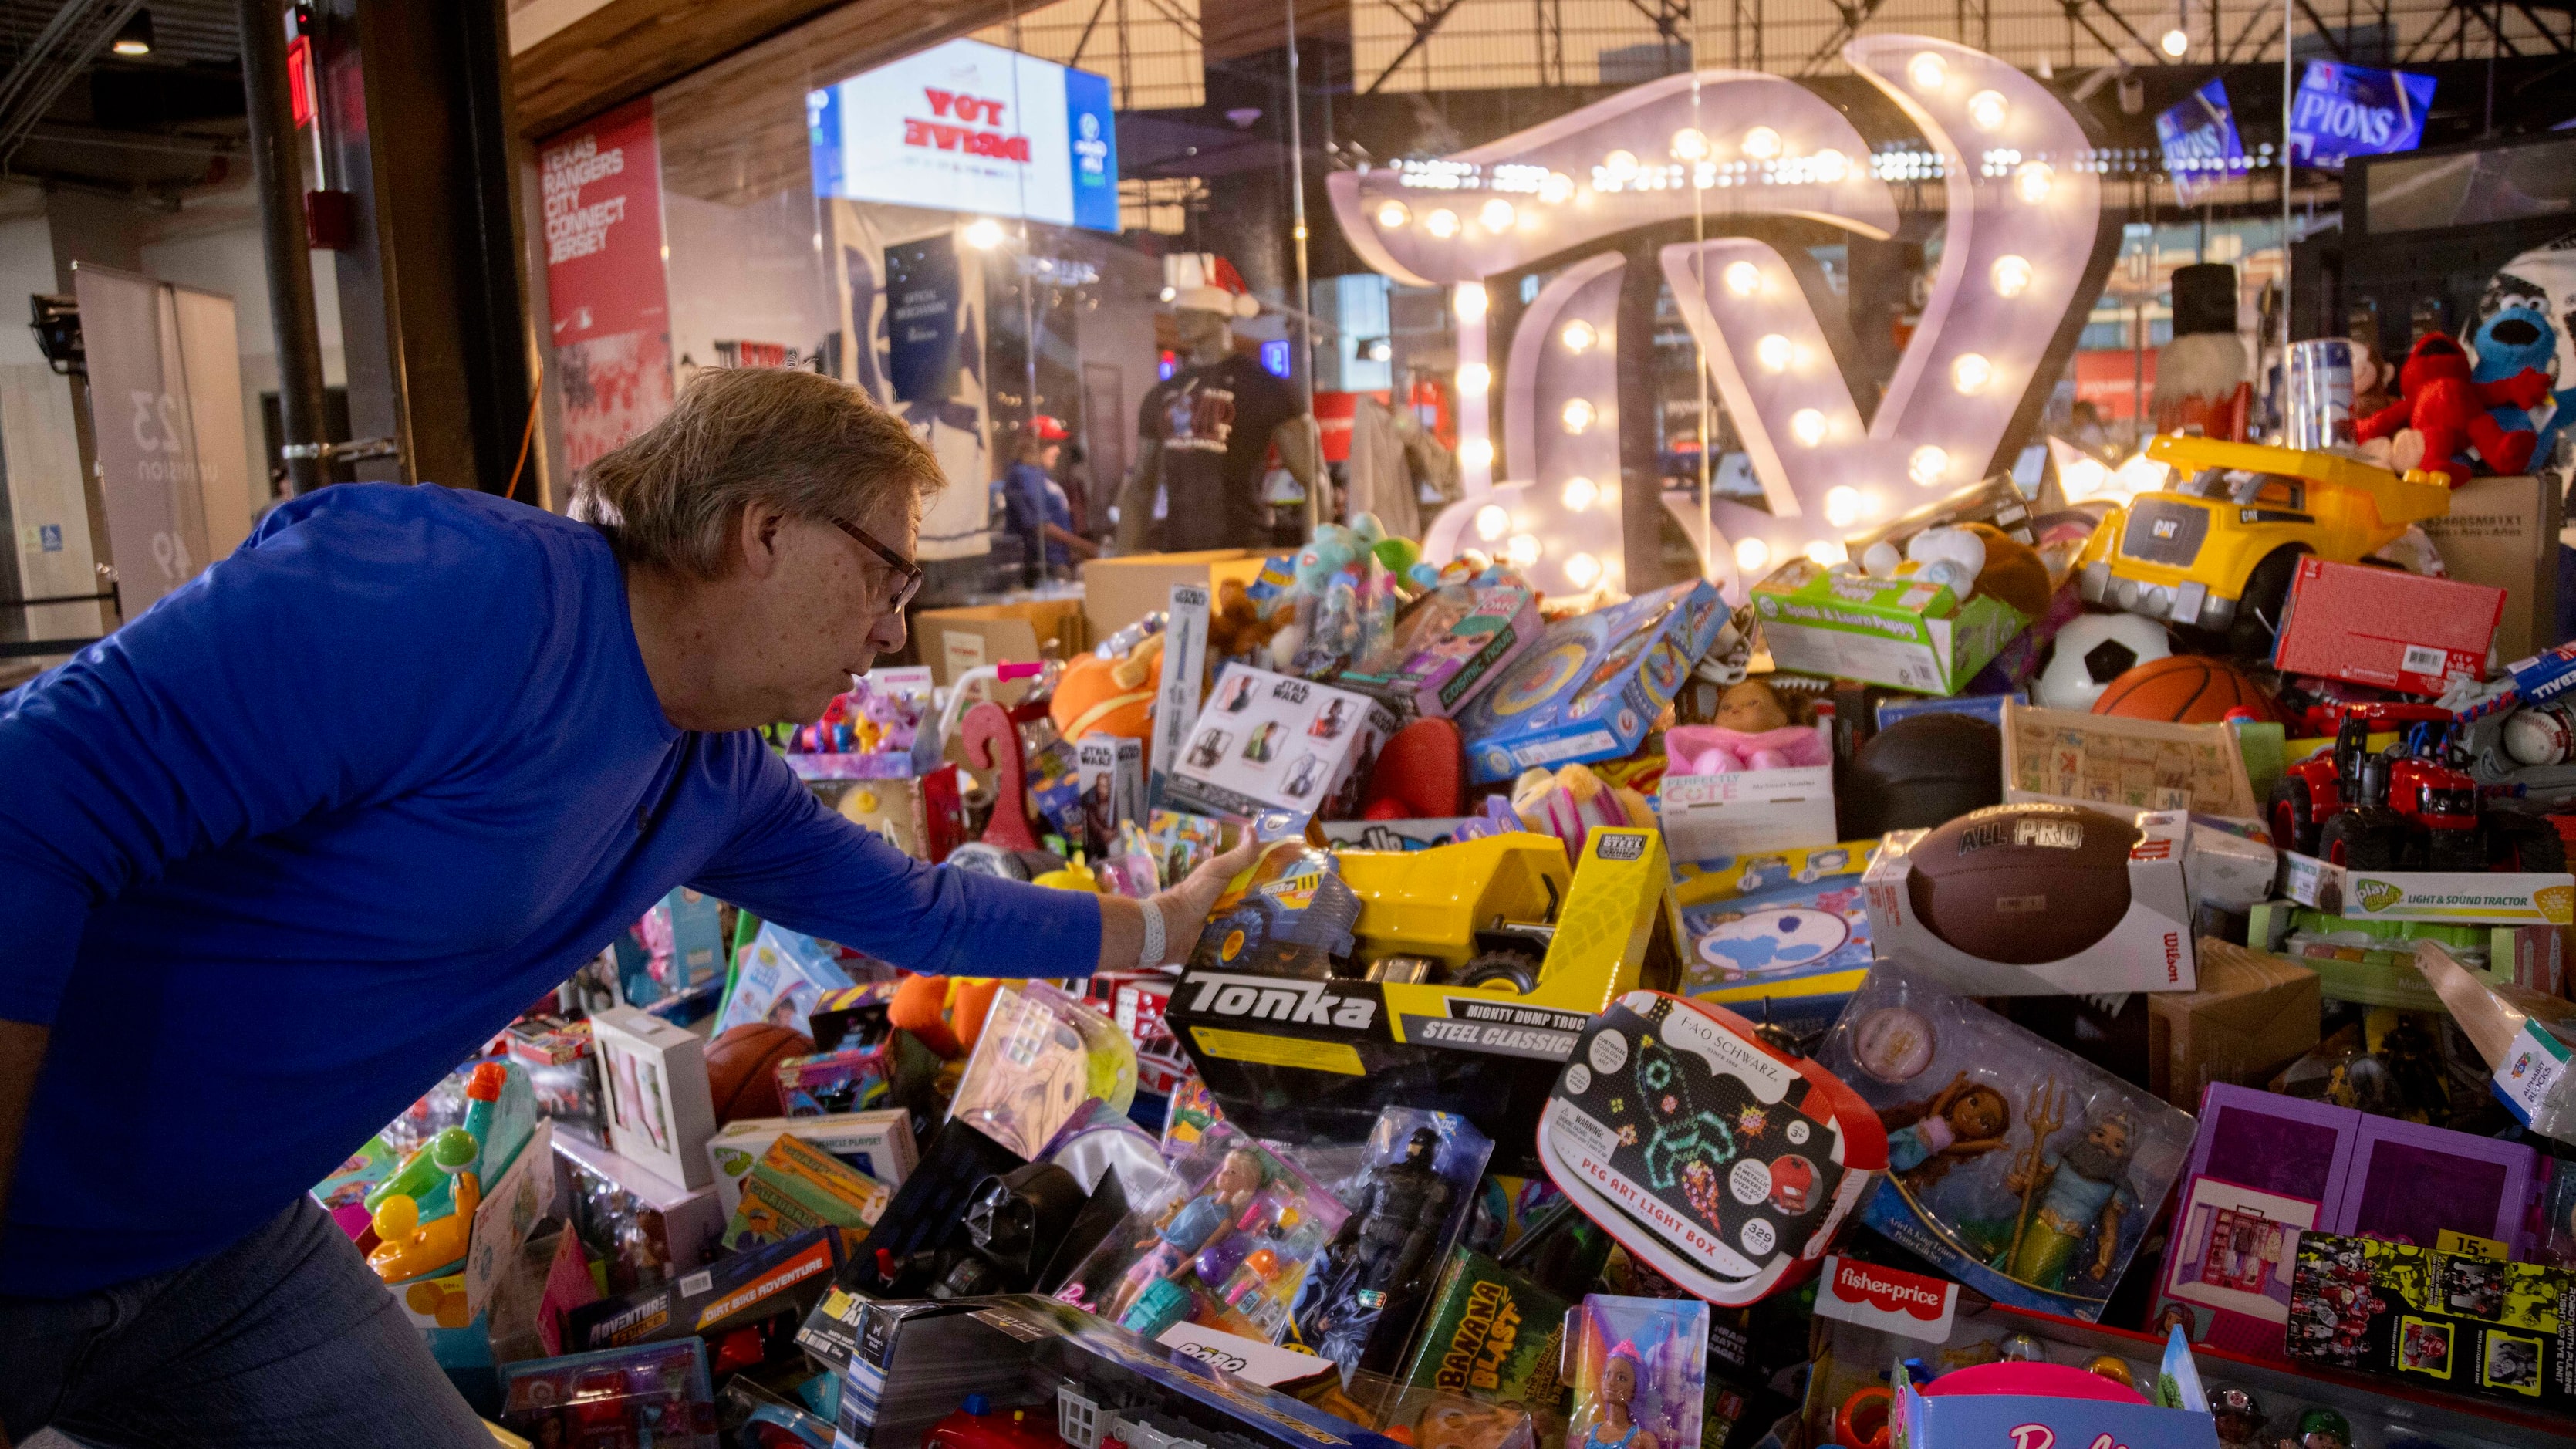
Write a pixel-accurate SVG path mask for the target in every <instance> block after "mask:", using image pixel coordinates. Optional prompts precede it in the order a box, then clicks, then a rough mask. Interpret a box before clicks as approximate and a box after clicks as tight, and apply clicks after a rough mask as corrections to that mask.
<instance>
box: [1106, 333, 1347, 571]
mask: <svg viewBox="0 0 2576 1449" xmlns="http://www.w3.org/2000/svg"><path fill="white" fill-rule="evenodd" d="M1250 304H1251V299H1250V298H1249V297H1245V296H1242V295H1241V294H1240V293H1235V292H1229V291H1226V290H1224V289H1223V288H1220V287H1191V288H1187V289H1185V290H1184V291H1182V293H1181V294H1180V296H1179V298H1178V299H1177V301H1176V303H1175V306H1174V313H1173V321H1174V323H1175V324H1176V325H1177V327H1178V329H1179V331H1180V334H1181V350H1182V353H1183V362H1182V365H1181V367H1180V370H1178V371H1176V372H1174V373H1173V374H1172V375H1171V376H1170V377H1168V378H1166V379H1164V380H1163V381H1161V382H1159V383H1157V384H1155V385H1154V387H1153V388H1152V389H1151V390H1150V391H1148V392H1147V393H1146V394H1145V400H1144V403H1143V405H1142V406H1141V407H1140V408H1139V410H1138V413H1137V421H1136V435H1137V440H1138V442H1139V445H1140V449H1141V451H1140V455H1139V457H1138V460H1137V466H1136V471H1135V472H1134V474H1133V475H1132V476H1131V477H1130V478H1129V479H1128V482H1127V486H1126V488H1125V489H1124V490H1123V491H1122V493H1121V495H1120V498H1119V505H1118V548H1119V551H1120V552H1121V553H1134V552H1137V551H1140V550H1142V549H1145V548H1154V549H1160V550H1167V551H1178V550H1186V549H1203V548H1267V547H1269V546H1270V544H1271V532H1270V508H1269V505H1268V504H1266V503H1264V502H1263V501H1262V498H1261V478H1262V473H1263V466H1262V465H1263V460H1264V459H1265V458H1266V457H1267V456H1268V454H1269V451H1270V448H1271V445H1272V444H1274V443H1275V444H1277V445H1278V448H1279V459H1280V462H1281V463H1282V464H1283V465H1285V466H1286V468H1287V469H1288V473H1289V476H1291V477H1293V478H1295V479H1296V480H1297V481H1298V482H1299V483H1300V484H1303V485H1304V486H1305V489H1306V496H1307V498H1308V500H1309V503H1308V508H1307V512H1308V525H1307V527H1306V529H1305V530H1304V532H1305V533H1307V534H1310V535H1311V533H1312V532H1313V527H1312V518H1313V516H1314V509H1315V503H1314V500H1316V499H1318V498H1319V497H1320V496H1321V495H1320V489H1321V488H1322V486H1323V466H1322V465H1323V458H1322V449H1321V447H1320V446H1319V445H1318V443H1317V439H1316V434H1315V420H1314V418H1313V416H1312V415H1311V414H1309V413H1307V412H1306V410H1305V408H1304V406H1303V405H1302V404H1301V403H1300V402H1299V400H1298V397H1297V394H1296V392H1295V390H1294V389H1292V388H1291V387H1289V385H1288V384H1287V383H1285V382H1283V381H1281V380H1280V379H1278V378H1276V377H1273V376H1271V375H1270V374H1269V373H1268V372H1265V371H1263V370H1262V367H1261V364H1260V362H1259V361H1258V360H1256V359H1255V358H1253V357H1251V356H1248V355H1246V354H1244V353H1241V352H1238V351H1236V350H1235V346H1234V319H1235V317H1236V316H1238V315H1247V314H1245V313H1241V312H1239V311H1238V309H1241V308H1246V307H1249V306H1250ZM1158 494H1159V495H1161V497H1162V503H1163V509H1162V513H1163V516H1162V517H1161V518H1156V517H1155V516H1154V513H1155V507H1154V505H1155V501H1156V497H1157V495H1158Z"/></svg>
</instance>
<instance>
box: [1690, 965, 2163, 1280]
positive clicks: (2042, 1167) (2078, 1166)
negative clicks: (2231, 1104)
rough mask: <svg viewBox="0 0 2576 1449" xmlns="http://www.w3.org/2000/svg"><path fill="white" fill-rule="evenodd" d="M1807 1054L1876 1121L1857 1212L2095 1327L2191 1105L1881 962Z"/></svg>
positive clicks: (1950, 1270)
mask: <svg viewBox="0 0 2576 1449" xmlns="http://www.w3.org/2000/svg"><path fill="white" fill-rule="evenodd" d="M1815 1061H1816V1064H1817V1065H1818V1066H1820V1067H1822V1068H1823V1069H1824V1070H1826V1071H1828V1072H1831V1073H1833V1074H1834V1075H1835V1076H1837V1077H1839V1078H1840V1079H1842V1080H1843V1081H1844V1082H1846V1083H1848V1084H1849V1085H1850V1086H1851V1087H1852V1088H1853V1090H1855V1091H1857V1092H1858V1093H1859V1094H1860V1096H1861V1098H1862V1099H1863V1100H1864V1101H1865V1102H1866V1103H1868V1105H1869V1106H1870V1107H1871V1108H1872V1109H1873V1110H1875V1111H1876V1113H1877V1114H1878V1119H1879V1122H1880V1124H1881V1125H1882V1126H1883V1127H1884V1128H1885V1129H1886V1134H1887V1138H1886V1140H1887V1174H1886V1176H1885V1178H1884V1179H1883V1180H1882V1181H1880V1182H1879V1184H1878V1187H1877V1190H1876V1191H1875V1192H1874V1193H1873V1194H1871V1196H1870V1198H1869V1201H1868V1202H1867V1203H1866V1204H1864V1205H1863V1206H1862V1208H1861V1210H1860V1211H1861V1220H1862V1221H1864V1222H1866V1223H1868V1224H1869V1225H1870V1227H1872V1228H1874V1229H1876V1230H1877V1231H1878V1232H1880V1233H1882V1234H1884V1235H1886V1236H1887V1237H1888V1238H1889V1239H1890V1240H1892V1241H1894V1242H1895V1243H1897V1244H1898V1245H1899V1246H1901V1247H1904V1248H1906V1249H1908V1250H1910V1251H1912V1252H1914V1253H1916V1254H1919V1255H1920V1256H1921V1257H1922V1258H1923V1259H1924V1260H1925V1261H1926V1262H1928V1263H1929V1264H1930V1265H1931V1266H1932V1268H1933V1269H1934V1271H1936V1272H1939V1273H1941V1274H1943V1275H1945V1276H1947V1277H1951V1278H1955V1279H1957V1280H1958V1281H1959V1282H1960V1283H1962V1284H1964V1285H1966V1286H1967V1287H1969V1288H1971V1289H1974V1290H1975V1291H1977V1292H1979V1293H1982V1294H1984V1295H1986V1296H1987V1297H1989V1298H1992V1299H1994V1300H1995V1301H1996V1302H1998V1303H2005V1304H2010V1305H2012V1306H2014V1307H2017V1308H2035V1309H2038V1310H2040V1311H2041V1312H2044V1313H2055V1314H2059V1315H2061V1316H2064V1317H2067V1318H2077V1319H2082V1320H2083V1321H2085V1322H2087V1323H2091V1322H2094V1321H2096V1320H2098V1319H2099V1318H2100V1317H2101V1316H2102V1308H2103V1305H2104V1304H2105V1303H2106V1302H2107V1301H2108V1300H2109V1298H2110V1296H2111V1289H2112V1286H2113V1285H2114V1284H2116V1283H2118V1282H2119V1281H2120V1274H2121V1273H2122V1272H2123V1271H2124V1270H2126V1268H2127V1267H2128V1264H2129V1260H2130V1259H2131V1258H2132V1257H2133V1256H2135V1255H2136V1253H2137V1250H2138V1244H2139V1243H2140V1242H2141V1241H2142V1240H2143V1239H2144V1238H2145V1237H2146V1235H2147V1228H2148V1224H2149V1223H2150V1221H2151V1220H2152V1219H2153V1218H2154V1217H2155V1216H2156V1213H2157V1210H2158V1209H2159V1208H2160V1207H2161V1206H2162V1205H2163V1204H2164V1201H2165V1195H2166V1193H2167V1192H2169V1191H2170V1190H2171V1189H2172V1187H2173V1184H2174V1179H2175V1177H2176V1176H2177V1175H2178V1174H2179V1173H2180V1172H2181V1170H2182V1166H2183V1159H2184V1157H2185V1155H2186V1154H2187V1153H2189V1152H2190V1150H2191V1144H2192V1135H2193V1124H2192V1119H2191V1116H2190V1114H2189V1113H2186V1112H2183V1111H2180V1110H2178V1109H2176V1108H2174V1107H2171V1106H2169V1105H2167V1104H2166V1103H2165V1102H2163V1101H2161V1100H2160V1099H2158V1098H2157V1097H2155V1096H2154V1095H2153V1094H2151V1093H2149V1092H2147V1091H2146V1090H2145V1089H2143V1088H2140V1087H2135V1086H2132V1085H2130V1084H2129V1083H2127V1082H2125V1081H2122V1080H2121V1079H2120V1078H2118V1077H2116V1076H2113V1075H2112V1074H2111V1073H2109V1072H2107V1071H2104V1070H2103V1069H2102V1068H2100V1067H2097V1066H2094V1065H2093V1064H2092V1063H2090V1062H2087V1061H2085V1060H2083V1059H2082V1058H2080V1057H2078V1056H2076V1055H2075V1054H2074V1053H2072V1052H2070V1051H2068V1050H2067V1049H2065V1048H2064V1047H2061V1046H2059V1045H2057V1044H2056V1043H2054V1042H2050V1041H2047V1040H2044V1039H2043V1038H2041V1037H2039V1036H2036V1035H2034V1034H2032V1033H2030V1032H2028V1031H2024V1030H2023V1029H2022V1028H2020V1027H2018V1026H2015V1025H2014V1024H2012V1023H2011V1022H2008V1021H2006V1020H2004V1019H2003V1018H2002V1017H2000V1016H1997V1015H1996V1014H1995V1013H1993V1012H1991V1011H1988V1010H1986V1009H1985V1008H1984V1007H1982V1006H1979V1005H1977V1004H1976V1003H1974V1002H1972V1001H1969V1000H1966V999H1965V998H1963V997H1960V996H1957V995H1953V994H1952V993H1951V992H1950V991H1948V990H1946V989H1944V988H1943V987H1941V986H1940V985H1938V984H1936V983H1934V982H1933V981H1932V980H1931V979H1929V978H1928V977H1925V976H1922V975H1919V974H1916V973H1914V972H1912V971H1910V970H1908V969H1907V968H1905V967H1903V966H1900V965H1896V964H1894V963H1892V962H1888V961H1881V962H1880V963H1879V964H1878V965H1876V966H1874V967H1872V968H1870V973H1869V979H1868V980H1867V981H1865V982H1864V983H1862V985H1861V989H1860V991H1859V993H1858V994H1857V995H1855V996H1854V997H1853V998H1852V1003H1851V1005H1850V1006H1849V1007H1847V1008H1845V1009H1844V1011H1843V1016H1842V1020H1841V1021H1839V1022H1837V1023H1835V1024H1834V1029H1833V1031H1832V1033H1831V1034H1829V1035H1828V1036H1826V1038H1825V1040H1824V1043H1823V1044H1822V1045H1821V1046H1819V1047H1818V1048H1817V1050H1816V1057H1815ZM1729 1185H1730V1187H1731V1186H1732V1182H1731V1180H1730V1183H1729Z"/></svg>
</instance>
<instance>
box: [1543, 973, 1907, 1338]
mask: <svg viewBox="0 0 2576 1449" xmlns="http://www.w3.org/2000/svg"><path fill="white" fill-rule="evenodd" d="M1538 1151H1539V1160H1540V1162H1541V1163H1542V1164H1543V1165H1544V1166H1545V1167H1546V1168H1547V1175H1548V1176H1549V1177H1550V1178H1551V1179H1553V1180H1554V1181H1555V1183H1556V1185H1557V1187H1558V1188H1559V1189H1560V1190H1561V1191H1563V1192H1564V1193H1565V1195H1566V1196H1567V1197H1569V1198H1572V1199H1573V1200H1574V1203H1575V1205H1576V1206H1577V1207H1579V1208H1581V1209H1582V1210H1583V1212H1584V1214H1585V1215H1586V1216H1588V1217H1590V1218H1591V1219H1592V1220H1593V1221H1595V1222H1598V1223H1600V1224H1601V1225H1602V1226H1603V1227H1604V1228H1606V1229H1608V1230H1609V1232H1610V1234H1611V1236H1613V1237H1615V1238H1617V1239H1618V1240H1619V1242H1620V1243H1621V1244H1622V1245H1624V1246H1625V1247H1626V1248H1627V1249H1628V1252H1629V1253H1630V1255H1631V1256H1633V1257H1636V1258H1639V1259H1640V1260H1642V1261H1644V1262H1645V1263H1647V1264H1648V1265H1650V1266H1651V1267H1653V1268H1654V1269H1655V1270H1656V1271H1658V1272H1660V1273H1662V1274H1663V1275H1664V1276H1665V1277H1667V1278H1670V1279H1672V1280H1673V1281H1674V1282H1675V1283H1677V1284H1679V1285H1681V1286H1682V1288H1684V1289H1685V1290H1687V1291H1689V1292H1691V1293H1693V1294H1696V1295H1697V1296H1699V1297H1701V1298H1705V1299H1707V1300H1708V1301H1709V1302H1711V1303H1717V1304H1723V1305H1730V1306H1731V1305H1736V1304H1744V1303H1752V1302H1755V1301H1757V1300H1759V1299H1761V1298H1764V1297H1766V1296H1768V1295H1769V1294H1771V1293H1774V1292H1776V1291H1778V1290H1780V1289H1781V1288H1784V1287H1787V1286H1789V1285H1790V1284H1792V1283H1795V1282H1797V1281H1798V1280H1799V1279H1801V1278H1803V1277H1805V1276H1806V1275H1807V1274H1809V1273H1811V1272H1813V1271H1814V1270H1815V1266H1816V1264H1817V1263H1818V1262H1819V1261H1821V1260H1822V1259H1823V1257H1824V1254H1825V1250H1826V1249H1827V1248H1828V1247H1829V1246H1831V1245H1832V1243H1833V1238H1834V1233H1835V1231H1836V1230H1837V1229H1838V1228H1840V1227H1841V1225H1842V1222H1843V1219H1844V1217H1845V1216H1846V1215H1847V1214H1849V1212H1850V1211H1851V1210H1852V1209H1853V1208H1854V1207H1856V1206H1858V1205H1859V1203H1860V1202H1861V1201H1862V1200H1863V1198H1865V1197H1866V1196H1867V1194H1868V1192H1869V1189H1870V1187H1871V1185H1872V1184H1874V1183H1875V1182H1876V1181H1877V1178H1878V1174H1879V1172H1880V1171H1881V1170H1882V1169H1884V1168H1885V1167H1886V1165H1887V1147H1886V1141H1885V1138H1884V1136H1883V1134H1882V1133H1881V1131H1880V1129H1879V1124H1878V1119H1877V1118H1876V1117H1874V1116H1872V1115H1871V1113H1870V1111H1869V1109H1868V1106H1867V1105H1866V1104H1865V1103H1863V1102H1862V1101H1861V1099H1860V1097H1859V1096H1858V1094H1856V1093H1854V1092H1853V1091H1852V1089H1851V1088H1850V1087H1848V1086H1845V1085H1844V1084H1843V1083H1842V1082H1841V1081H1840V1080H1838V1079H1837V1078H1835V1077H1834V1076H1833V1075H1832V1074H1831V1073H1829V1072H1827V1071H1825V1070H1823V1069H1822V1068H1820V1067H1819V1066H1817V1065H1816V1064H1815V1063H1813V1062H1810V1061H1807V1060H1804V1059H1792V1058H1790V1057H1787V1056H1785V1055H1784V1054H1782V1053H1780V1052H1778V1051H1776V1050H1775V1049H1773V1048H1772V1047H1771V1046H1769V1045H1768V1044H1766V1043H1764V1042H1763V1041H1762V1040H1761V1039H1760V1038H1759V1037H1757V1036H1755V1034H1754V1030H1753V1027H1752V1025H1751V1023H1749V1022H1747V1021H1745V1020H1744V1019H1743V1018H1742V1017H1739V1016H1737V1015H1736V1014H1735V1013H1733V1012H1731V1011H1727V1010H1725V1009H1723V1008H1721V1007H1716V1006H1711V1005H1709V1004H1708V1003H1706V1002H1703V1001H1695V1000H1691V999H1689V998H1686V997H1679V996H1671V995H1667V994H1665V993H1663V992H1660V991H1631V992H1629V993H1628V994H1626V995H1625V996H1622V997H1620V998H1619V999H1618V1000H1617V1001H1614V1002H1612V1003H1611V1004H1610V1006H1609V1008H1608V1009H1607V1010H1605V1011H1603V1012H1602V1013H1601V1014H1600V1015H1599V1016H1597V1017H1594V1018H1593V1019H1592V1023H1591V1025H1590V1026H1588V1027H1586V1028H1585V1029H1584V1032H1583V1035H1582V1036H1581V1037H1580V1038H1579V1039H1578V1040H1577V1041H1576V1042H1575V1045H1574V1054H1573V1056H1572V1057H1571V1058H1570V1059H1569V1060H1568V1061H1567V1062H1566V1065H1565V1069H1564V1071H1563V1072H1562V1073H1560V1074H1559V1075H1558V1077H1557V1079H1556V1087H1555V1090H1553V1091H1552V1092H1550V1093H1549V1094H1548V1100H1547V1110H1546V1112H1545V1113H1544V1114H1542V1115H1541V1117H1540V1118H1539V1125H1538Z"/></svg>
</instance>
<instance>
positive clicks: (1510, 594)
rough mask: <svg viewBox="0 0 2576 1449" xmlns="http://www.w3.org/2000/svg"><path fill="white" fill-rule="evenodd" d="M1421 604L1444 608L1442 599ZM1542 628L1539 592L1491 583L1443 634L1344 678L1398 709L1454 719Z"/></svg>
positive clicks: (1524, 650) (1368, 663) (1356, 668)
mask: <svg viewBox="0 0 2576 1449" xmlns="http://www.w3.org/2000/svg"><path fill="white" fill-rule="evenodd" d="M1420 607H1423V608H1426V609H1428V608H1436V607H1440V601H1439V600H1438V599H1434V600H1433V601H1432V602H1431V603H1429V604H1425V605H1422V606H1420ZM1443 617H1446V616H1445V615H1444V616H1443ZM1543 627H1544V626H1543V625H1541V624H1540V623H1539V617H1538V595H1537V594H1536V593H1535V592H1534V591H1532V590H1531V589H1528V588H1526V587H1523V586H1522V585H1519V584H1493V585H1489V586H1487V587H1484V588H1480V589H1477V590H1475V591H1473V593H1472V595H1471V596H1470V598H1469V600H1468V603H1467V606H1466V610H1465V612H1464V613H1463V614H1461V615H1460V616H1459V617H1458V618H1457V619H1455V620H1454V621H1452V622H1450V623H1449V624H1448V626H1447V627H1446V628H1443V629H1442V630H1441V631H1440V632H1439V634H1438V635H1436V636H1434V637H1430V638H1417V639H1414V640H1413V641H1412V642H1413V643H1414V645H1415V646H1416V647H1415V648H1413V649H1412V651H1411V652H1409V653H1407V654H1406V655H1404V656H1403V657H1402V658H1399V659H1393V660H1378V659H1371V660H1368V661H1365V664H1366V667H1361V666H1354V667H1353V668H1350V669H1345V670H1343V671H1342V675H1341V682H1342V683H1343V684H1344V685H1347V686H1348V687H1350V688H1352V689H1356V690H1359V691H1360V692H1362V693H1363V694H1373V695H1375V696H1377V697H1378V698H1380V699H1383V700H1385V701H1386V702H1387V703H1389V704H1391V705H1394V706H1395V707H1396V708H1397V709H1398V710H1402V711H1407V712H1409V713H1412V714H1416V715H1421V716H1424V717H1426V718H1449V717H1453V716H1455V715H1456V714H1457V713H1458V712H1459V711H1460V710H1462V709H1465V708H1466V707H1467V706H1468V704H1470V703H1471V702H1473V701H1474V700H1475V698H1476V696H1477V695H1478V694H1480V693H1482V692H1484V691H1485V690H1486V689H1487V688H1489V687H1491V686H1492V684H1493V683H1494V681H1495V680H1497V679H1499V678H1501V677H1502V673H1503V671H1504V669H1505V668H1506V667H1507V666H1509V665H1510V664H1511V663H1512V661H1513V660H1516V659H1518V658H1520V657H1521V656H1522V655H1523V654H1525V653H1527V652H1529V647H1530V645H1531V644H1532V643H1534V642H1536V640H1537V639H1538V637H1539V633H1540V631H1541V629H1542V628H1543Z"/></svg>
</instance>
